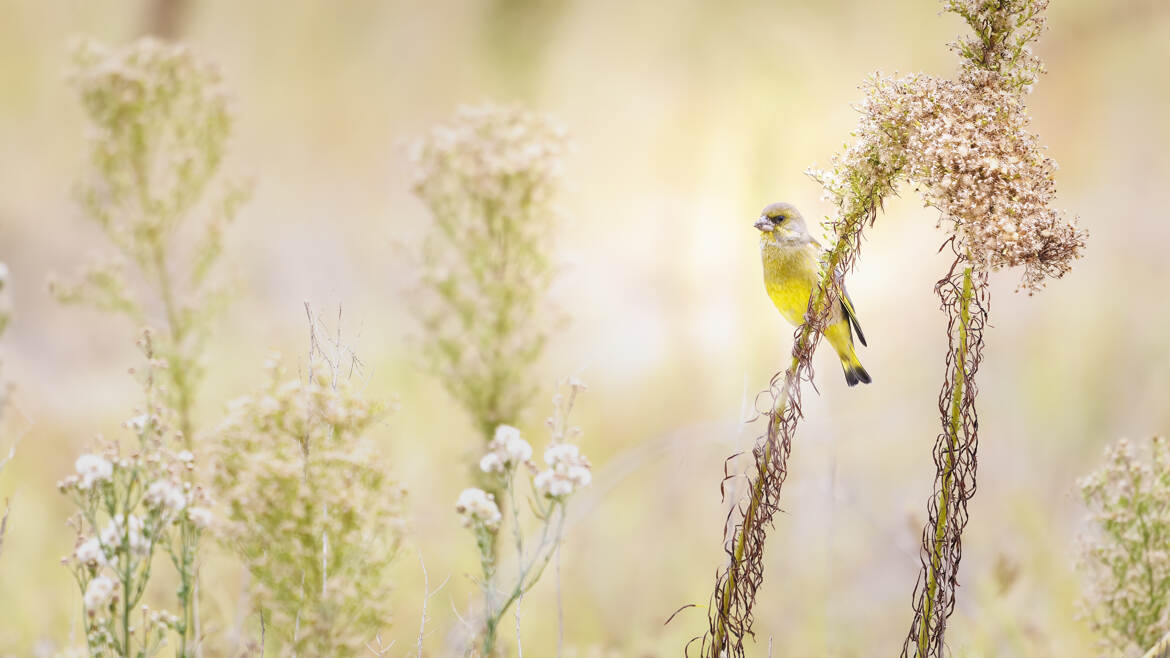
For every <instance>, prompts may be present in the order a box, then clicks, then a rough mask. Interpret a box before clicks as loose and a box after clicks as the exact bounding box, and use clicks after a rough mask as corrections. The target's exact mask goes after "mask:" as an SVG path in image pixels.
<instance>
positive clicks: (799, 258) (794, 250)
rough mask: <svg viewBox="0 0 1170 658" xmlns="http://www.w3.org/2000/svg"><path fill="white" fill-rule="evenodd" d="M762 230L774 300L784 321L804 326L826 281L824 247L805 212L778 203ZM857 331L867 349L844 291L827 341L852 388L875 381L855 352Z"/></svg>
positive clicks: (769, 288) (767, 286)
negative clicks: (808, 224)
mask: <svg viewBox="0 0 1170 658" xmlns="http://www.w3.org/2000/svg"><path fill="white" fill-rule="evenodd" d="M756 228H758V229H760V256H761V258H762V260H763V264H764V286H765V289H766V290H767V292H768V297H770V298H771V299H772V303H773V304H775V305H776V308H777V310H779V311H780V315H783V316H784V319H786V320H788V321H789V322H791V323H792V324H793V325H799V324H801V323H802V322H804V315H805V313H806V312H807V311H808V300H809V297H810V296H811V295H812V293H813V290H814V289H815V287H816V285H817V284H818V282H819V281H820V279H821V263H820V256H821V249H820V245H818V244H817V242H816V240H813V239H812V237H810V236H809V235H808V230H807V229H806V228H805V226H804V218H803V217H801V215H800V212H799V211H797V210H796V208H794V207H792V206H791V205H790V204H787V203H774V204H772V205H770V206H768V207H767V208H765V209H764V212H763V214H762V215H761V216H760V219H759V221H757V222H756ZM854 328H856V329H857V337H858V339H860V341H861V344H862V345H864V344H865V335H864V334H863V333H861V326H860V325H858V323H857V316H856V314H855V313H854V311H853V304H852V302H851V301H850V300H849V296H848V294H847V293H845V292H844V291H843V290H842V294H841V303H840V304H838V305H837V306H836V308H834V309H833V310H832V313H831V314H830V316H829V326H828V327H826V328H825V339H826V340H828V341H829V344H830V345H832V346H833V349H834V350H836V351H837V356H838V357H840V359H841V367H842V368H843V369H844V371H845V381H846V382H848V384H849V385H850V386H853V385H855V384H857V383H858V382H864V383H866V384H868V383H869V382H870V381H871V380H870V376H869V373H867V372H866V371H865V368H864V367H862V365H861V362H860V361H859V360H858V358H857V354H856V352H854V349H853V329H854Z"/></svg>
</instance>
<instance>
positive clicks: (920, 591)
mask: <svg viewBox="0 0 1170 658" xmlns="http://www.w3.org/2000/svg"><path fill="white" fill-rule="evenodd" d="M963 262H964V259H963V258H962V257H961V256H959V255H958V254H956V258H955V262H954V265H953V266H952V267H951V271H950V272H949V273H948V275H947V276H946V277H944V278H943V279H941V280H940V281H939V282H938V283H937V284H936V285H935V293H936V294H938V296H939V298H940V299H941V301H942V309H943V312H945V313H946V314H947V318H948V324H947V338H948V346H947V356H946V374H945V376H944V379H943V386H942V390H941V392H940V393H939V399H938V406H939V414H940V415H941V419H942V432H941V433H940V434H939V435H938V440H937V442H936V443H935V447H934V462H935V471H936V473H935V481H934V493H933V494H932V495H931V499H930V504H929V507H928V510H927V522H926V526H925V527H924V528H923V531H922V571H921V573H920V574H919V577H918V582H917V584H916V585H915V588H914V621H913V623H912V624H911V630H910V633H909V635H908V636H907V638H906V641H905V642H904V644H903V647H902V655H903V656H908V655H917V656H928V655H930V656H941V655H942V650H943V636H944V630H945V626H946V620H947V618H948V617H950V615H951V613H952V612H953V611H954V608H955V591H956V588H957V586H958V569H959V559H960V557H961V556H962V544H961V536H962V532H963V528H964V527H965V526H966V525H967V501H969V500H970V499H971V497H972V496H974V495H975V486H976V484H975V469H976V465H977V459H976V452H977V449H978V445H979V440H978V432H979V416H978V414H977V413H976V410H975V396H976V393H977V392H978V390H977V389H976V387H975V381H974V378H975V374H976V372H977V371H978V370H979V363H980V361H981V359H982V352H983V329H984V327H985V326H986V323H987V314H988V308H989V300H988V290H987V275H986V273H985V272H975V271H973V268H972V267H971V266H970V265H967V266H965V267H964V268H963V270H962V272H959V271H957V270H958V266H960V265H961V264H962V263H963ZM912 652H913V653H912Z"/></svg>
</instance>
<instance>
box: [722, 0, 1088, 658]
mask: <svg viewBox="0 0 1170 658" xmlns="http://www.w3.org/2000/svg"><path fill="white" fill-rule="evenodd" d="M943 8H944V10H945V11H947V12H949V13H953V14H956V15H958V16H960V17H962V18H963V19H964V20H965V21H966V22H967V24H968V26H969V27H970V29H971V31H972V33H973V36H971V37H968V38H966V39H961V40H959V41H957V42H955V43H954V44H952V49H953V50H954V51H955V52H956V53H958V54H959V55H960V57H961V58H962V66H961V68H960V71H959V74H958V75H957V76H956V78H955V79H941V78H936V77H932V76H928V75H923V74H917V75H910V76H905V77H900V78H894V77H882V76H874V77H873V78H872V79H871V80H869V81H867V83H866V84H865V85H863V89H864V91H865V93H866V98H865V100H864V102H863V103H862V104H861V105H860V107H859V111H860V113H861V120H860V122H859V124H858V127H857V128H856V129H855V130H854V131H853V134H852V136H853V141H852V143H851V144H849V145H848V146H847V147H846V149H845V150H844V151H843V152H841V153H839V154H838V155H836V156H835V157H834V159H833V163H832V167H831V168H830V169H828V170H825V171H818V170H810V171H809V174H810V175H811V176H812V177H813V178H814V179H815V180H817V181H818V182H820V183H821V185H822V187H823V188H824V191H825V199H826V200H827V201H829V202H831V203H832V204H833V205H834V206H835V208H836V211H835V214H834V215H833V217H832V218H831V220H830V222H829V224H828V228H829V229H830V232H831V233H832V234H833V235H834V236H835V241H834V243H833V245H832V247H831V249H830V250H829V251H828V252H826V254H825V257H824V259H823V261H822V267H823V270H822V271H823V275H822V279H821V281H820V284H819V285H818V287H817V290H816V291H815V293H814V294H813V295H812V299H810V301H809V311H808V313H807V315H806V316H805V322H804V324H802V325H801V326H800V327H798V328H797V330H796V334H795V343H794V345H793V350H792V362H791V364H790V365H789V367H788V368H787V369H786V370H785V371H783V372H781V373H777V374H776V375H775V376H774V377H773V378H772V381H771V383H770V385H769V388H768V390H767V391H766V392H765V393H764V394H763V395H764V396H768V397H770V398H771V403H772V404H771V410H770V411H769V412H768V413H767V416H768V427H767V431H766V433H765V434H764V435H763V436H761V437H760V438H759V439H758V440H757V442H756V446H755V449H754V450H753V457H754V465H753V468H752V469H751V472H750V473H749V476H748V477H749V481H750V485H749V487H748V495H747V497H746V500H744V501H743V502H742V503H741V504H740V505H739V506H738V507H736V508H733V510H732V511H731V512H730V515H729V518H728V522H727V525H726V526H725V527H729V528H730V532H726V531H725V545H724V549H725V551H726V552H727V555H728V558H729V560H728V564H727V566H726V568H724V569H723V570H722V571H720V572H719V575H718V578H717V580H716V586H715V592H714V594H713V595H712V599H711V606H710V611H709V615H708V621H709V624H708V628H707V632H706V634H705V635H704V636H703V638H702V654H703V655H704V656H708V657H710V658H722V657H723V656H743V655H744V638H745V637H747V636H750V635H752V621H753V605H754V603H755V598H756V592H757V590H758V589H759V587H760V585H761V584H762V582H763V553H764V541H765V539H766V533H767V529H768V526H769V525H771V523H772V519H773V517H774V516H775V514H776V512H777V511H778V510H779V496H780V489H781V487H782V486H783V484H784V480H785V477H786V476H787V468H788V456H789V453H790V451H791V448H792V446H791V441H792V437H793V435H794V434H795V431H796V426H797V424H798V422H799V420H800V418H801V406H800V403H801V397H800V396H801V383H802V382H804V381H807V382H809V383H810V384H813V371H812V366H811V361H812V354H813V351H814V350H815V349H816V345H817V343H818V342H819V340H820V337H821V334H822V332H823V330H824V327H825V321H826V314H827V311H826V309H828V308H831V307H832V304H833V303H834V300H835V297H836V294H837V293H836V291H837V290H838V289H839V286H840V280H841V278H842V277H843V276H844V274H845V273H846V272H848V271H849V270H850V269H851V268H852V266H853V263H854V262H855V258H856V256H857V252H858V250H859V247H860V236H861V231H862V229H863V227H864V226H865V225H866V224H870V225H872V223H873V221H874V219H875V218H876V216H877V211H878V210H879V209H880V208H881V207H882V201H883V199H885V198H886V197H888V196H889V195H891V194H893V193H894V192H895V191H896V188H897V186H898V185H899V184H900V183H902V182H910V183H912V184H913V185H914V186H915V189H916V190H918V191H920V192H921V194H922V197H923V200H924V202H925V203H926V205H927V206H929V207H933V208H936V209H937V210H938V211H939V212H940V219H939V226H940V227H941V228H945V229H947V231H948V233H949V234H950V235H949V238H948V243H949V244H951V246H952V249H953V250H954V252H955V255H956V258H955V262H954V265H952V267H951V270H950V272H949V273H948V274H947V276H945V277H944V278H943V279H942V280H941V281H940V282H939V283H938V285H937V287H936V291H937V293H938V294H939V296H940V297H941V299H942V306H943V309H944V311H945V312H946V313H947V316H948V319H949V326H948V338H949V348H948V352H947V357H946V366H945V368H946V369H945V373H946V374H945V379H944V384H943V388H942V392H941V394H940V398H939V406H940V413H941V416H942V422H943V431H942V433H941V434H940V436H939V439H938V442H937V444H936V446H935V450H934V461H935V464H936V472H937V475H936V484H935V492H934V495H933V496H932V498H931V503H930V509H929V516H930V521H929V523H928V525H927V527H926V529H925V530H924V531H923V556H922V561H923V572H922V575H921V576H920V577H919V580H918V586H917V587H916V588H915V616H914V624H913V626H912V629H911V631H910V633H909V635H908V636H907V639H906V643H905V646H904V648H903V655H911V652H913V654H912V655H917V656H928V655H929V656H939V655H941V651H942V647H943V634H944V631H945V628H946V621H947V618H948V617H949V616H950V614H951V612H952V611H953V609H954V601H955V600H954V596H955V587H956V584H957V580H956V578H957V570H958V563H959V557H960V554H961V548H960V547H961V544H960V538H961V534H962V530H963V527H964V525H965V524H966V521H967V512H966V503H967V501H968V500H969V499H970V497H971V496H972V495H973V494H974V491H975V464H976V459H975V454H976V453H975V451H976V448H977V446H978V439H977V435H978V429H979V427H978V422H977V419H976V415H975V396H976V393H977V390H978V389H977V388H976V386H975V384H974V380H973V377H974V375H975V372H976V370H977V368H978V365H979V358H980V355H981V349H982V345H983V333H982V332H983V328H984V326H985V323H986V318H987V305H988V296H987V274H988V272H990V271H992V270H996V269H1000V268H1004V267H1022V268H1023V271H1024V272H1023V278H1022V280H1021V284H1020V288H1022V289H1025V290H1027V291H1028V292H1029V294H1031V293H1032V292H1035V291H1037V290H1039V289H1040V288H1041V287H1042V286H1043V284H1044V282H1045V280H1046V278H1049V277H1053V278H1059V277H1061V276H1063V275H1064V274H1065V273H1067V272H1068V271H1069V270H1070V269H1071V267H1072V262H1073V260H1075V259H1076V258H1077V257H1078V256H1079V255H1080V252H1081V250H1082V249H1083V247H1084V244H1085V239H1086V234H1085V232H1084V231H1082V230H1081V229H1079V228H1078V227H1077V226H1076V224H1075V223H1074V222H1069V221H1066V220H1065V218H1064V216H1063V215H1062V214H1060V213H1059V212H1058V211H1056V210H1054V209H1053V208H1052V207H1051V203H1052V201H1053V200H1054V199H1055V196H1056V190H1055V184H1054V179H1055V175H1054V172H1055V169H1056V165H1055V163H1054V162H1053V161H1052V159H1051V158H1049V157H1048V156H1047V155H1045V153H1044V150H1043V147H1042V146H1041V145H1040V144H1039V140H1038V139H1037V138H1036V136H1035V135H1033V134H1032V133H1030V132H1029V131H1028V126H1029V122H1030V119H1029V117H1028V115H1027V112H1026V107H1025V103H1024V97H1025V96H1026V94H1027V93H1028V92H1029V91H1030V89H1031V86H1032V84H1033V83H1034V82H1035V81H1036V79H1037V78H1038V77H1039V75H1040V74H1041V72H1042V71H1043V65H1042V63H1041V62H1040V60H1039V59H1038V58H1037V57H1036V56H1035V55H1033V54H1032V52H1031V49H1030V44H1031V43H1032V42H1033V41H1035V40H1036V38H1037V37H1038V36H1039V35H1040V33H1041V32H1042V31H1043V29H1044V10H1045V9H1046V8H1047V0H943ZM813 386H814V390H815V384H814V385H813ZM765 399H767V398H766V397H765ZM725 475H728V476H729V475H730V474H727V473H725ZM726 479H727V478H726V477H725V482H726Z"/></svg>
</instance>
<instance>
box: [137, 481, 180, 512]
mask: <svg viewBox="0 0 1170 658" xmlns="http://www.w3.org/2000/svg"><path fill="white" fill-rule="evenodd" d="M146 504H147V506H148V507H150V508H151V509H156V510H157V509H166V510H168V511H171V512H181V511H183V508H184V507H186V506H187V497H186V496H184V495H183V490H182V489H181V488H179V486H178V485H176V484H175V483H173V482H170V481H168V480H159V481H157V482H155V483H153V484H151V485H150V487H148V488H147V490H146Z"/></svg>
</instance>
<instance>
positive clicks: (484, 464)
mask: <svg viewBox="0 0 1170 658" xmlns="http://www.w3.org/2000/svg"><path fill="white" fill-rule="evenodd" d="M479 470H481V471H483V472H484V473H503V472H504V470H505V468H504V460H502V459H500V456H499V455H497V454H496V453H494V452H489V453H488V454H486V455H484V456H483V458H482V459H480V460H479Z"/></svg>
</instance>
